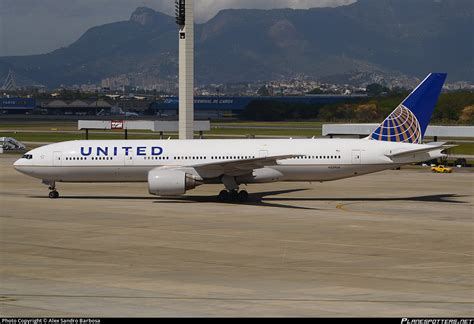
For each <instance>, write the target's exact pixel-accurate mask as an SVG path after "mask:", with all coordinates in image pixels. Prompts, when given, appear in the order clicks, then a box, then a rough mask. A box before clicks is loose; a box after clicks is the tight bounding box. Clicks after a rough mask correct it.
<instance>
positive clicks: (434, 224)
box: [0, 155, 474, 317]
mask: <svg viewBox="0 0 474 324" xmlns="http://www.w3.org/2000/svg"><path fill="white" fill-rule="evenodd" d="M13 161H14V158H13V156H11V155H0V264H1V266H0V316H23V317H26V316H33V317H35V316H397V317H401V316H403V317H405V316H408V317H410V316H411V317H412V316H417V317H418V316H419V317H426V316H429V317H452V316H459V317H467V316H470V317H472V316H473V315H474V310H473V309H474V307H473V306H474V289H473V283H474V282H473V278H474V262H473V252H474V246H473V244H474V243H473V242H474V240H473V238H474V235H473V234H474V227H473V214H474V213H473V203H474V173H471V172H466V171H458V170H455V173H453V174H432V173H431V172H429V169H402V170H401V171H386V172H382V173H378V174H374V175H368V176H363V177H360V178H354V179H348V180H342V181H337V182H331V183H323V184H320V183H315V184H307V183H290V184H288V183H276V184H268V185H256V186H250V187H249V188H248V190H249V192H250V193H251V197H250V198H251V200H250V202H248V203H247V204H245V205H236V204H223V203H217V202H216V201H215V198H214V195H215V194H217V192H218V191H219V190H220V189H221V187H220V186H214V185H213V186H202V187H200V188H199V189H197V190H196V191H191V192H189V195H188V196H186V197H183V198H177V199H169V198H168V199H162V198H156V197H151V196H149V195H148V190H147V185H146V184H145V183H143V184H100V185H98V184H59V186H58V189H59V192H60V194H61V196H62V198H61V199H58V200H50V199H48V198H47V194H48V190H47V187H46V186H44V185H42V184H41V183H40V181H38V180H35V179H32V178H29V177H27V176H24V175H21V174H19V173H17V172H16V171H14V170H13V168H12V167H11V164H12V163H13Z"/></svg>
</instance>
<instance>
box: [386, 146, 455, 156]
mask: <svg viewBox="0 0 474 324" xmlns="http://www.w3.org/2000/svg"><path fill="white" fill-rule="evenodd" d="M456 146H457V145H447V144H446V143H429V144H427V145H424V146H423V147H421V148H416V149H412V150H404V151H395V152H391V153H389V154H385V156H387V157H389V158H401V157H405V156H408V155H412V154H416V153H429V152H431V151H436V150H446V149H448V148H451V147H456Z"/></svg>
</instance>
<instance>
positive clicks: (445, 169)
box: [431, 165, 453, 173]
mask: <svg viewBox="0 0 474 324" xmlns="http://www.w3.org/2000/svg"><path fill="white" fill-rule="evenodd" d="M431 172H433V173H451V172H453V169H451V168H448V167H445V166H444V165H438V166H435V167H432V168H431Z"/></svg>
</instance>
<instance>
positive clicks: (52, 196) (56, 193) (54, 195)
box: [49, 190, 59, 199]
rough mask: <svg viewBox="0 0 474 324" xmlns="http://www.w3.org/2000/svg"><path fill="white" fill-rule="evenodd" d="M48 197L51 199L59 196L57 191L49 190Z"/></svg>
mask: <svg viewBox="0 0 474 324" xmlns="http://www.w3.org/2000/svg"><path fill="white" fill-rule="evenodd" d="M49 198H51V199H57V198H59V192H57V191H56V190H53V191H50V192H49Z"/></svg>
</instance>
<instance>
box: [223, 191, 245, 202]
mask: <svg viewBox="0 0 474 324" xmlns="http://www.w3.org/2000/svg"><path fill="white" fill-rule="evenodd" d="M218 198H219V201H222V202H240V203H243V202H246V201H247V200H248V199H249V193H248V192H247V191H245V190H241V191H238V190H230V191H227V190H222V191H221V192H220V193H219V196H218Z"/></svg>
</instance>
